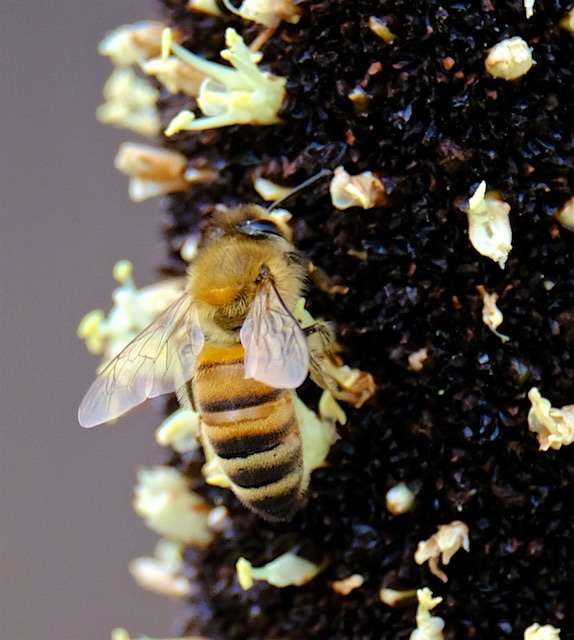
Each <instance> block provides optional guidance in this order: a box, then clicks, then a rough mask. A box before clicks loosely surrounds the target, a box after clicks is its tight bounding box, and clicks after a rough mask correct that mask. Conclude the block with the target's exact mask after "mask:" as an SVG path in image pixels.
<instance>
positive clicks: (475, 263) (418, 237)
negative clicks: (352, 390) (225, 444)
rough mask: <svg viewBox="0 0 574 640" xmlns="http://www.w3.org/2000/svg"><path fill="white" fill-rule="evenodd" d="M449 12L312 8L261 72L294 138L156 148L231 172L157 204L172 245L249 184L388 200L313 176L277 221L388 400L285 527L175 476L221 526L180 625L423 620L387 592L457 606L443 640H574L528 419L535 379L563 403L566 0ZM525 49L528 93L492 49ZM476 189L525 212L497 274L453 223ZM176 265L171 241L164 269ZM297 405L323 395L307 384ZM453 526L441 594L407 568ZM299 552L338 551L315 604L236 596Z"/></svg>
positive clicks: (324, 307)
mask: <svg viewBox="0 0 574 640" xmlns="http://www.w3.org/2000/svg"><path fill="white" fill-rule="evenodd" d="M164 4H165V5H166V8H165V14H166V15H167V16H168V20H169V21H170V22H171V24H174V25H175V24H177V25H178V26H179V27H182V28H183V29H184V31H185V33H186V35H187V38H188V39H187V41H186V44H187V46H188V47H189V48H191V49H193V50H194V51H195V52H198V53H200V54H202V55H205V56H206V57H209V58H211V59H215V60H218V51H219V50H220V49H221V48H223V34H224V27H225V26H228V25H232V26H235V27H236V28H238V30H239V32H240V33H242V34H243V35H244V37H245V39H246V41H247V42H249V41H250V40H251V39H252V38H253V37H254V35H255V33H256V32H257V28H255V27H253V26H252V25H248V24H247V23H245V24H242V23H241V22H240V21H238V20H237V19H236V18H225V19H215V18H200V17H198V16H197V15H192V14H189V13H187V12H186V10H185V4H186V3H185V2H169V1H168V2H165V3H164ZM445 5H447V6H440V5H439V4H438V3H435V2H431V1H428V2H423V1H415V2H412V1H408V2H407V1H405V2H401V1H396V2H384V1H383V2H374V1H372V2H369V1H366V0H364V1H353V0H332V1H331V2H309V3H305V4H302V5H301V6H302V8H303V11H304V16H303V18H302V20H301V21H300V23H299V24H298V25H287V26H285V25H282V26H281V27H280V28H279V29H278V30H277V32H276V33H275V35H274V36H273V37H272V38H271V39H270V40H269V41H268V42H267V44H266V45H265V46H264V48H263V53H264V63H263V66H264V67H266V68H268V69H271V70H273V71H274V72H275V73H277V74H279V75H282V76H285V77H286V78H288V84H287V92H288V98H287V100H286V102H285V104H284V107H283V110H282V117H283V119H284V122H285V123H284V125H282V126H271V127H248V126H244V127H230V128H226V129H223V130H215V131H207V132H205V133H202V134H199V135H190V134H185V133H184V134H178V135H177V136H175V137H174V138H171V139H169V140H167V141H166V144H167V145H168V146H170V147H172V148H176V149H178V150H180V151H183V152H184V153H186V154H187V155H188V157H189V159H190V163H191V164H192V165H201V163H203V162H204V163H207V164H209V166H211V167H215V168H217V169H218V170H219V178H218V179H217V181H216V182H215V183H213V184H211V185H209V186H204V187H194V188H193V189H192V190H190V191H189V192H188V193H187V194H183V195H177V196H174V197H172V198H170V199H168V207H167V213H166V220H165V226H164V232H165V237H166V240H167V241H168V242H169V243H171V246H172V247H175V246H176V245H177V241H178V238H179V237H180V236H181V234H183V233H186V232H188V231H189V229H190V228H194V227H196V226H197V224H198V223H199V221H200V220H201V219H202V217H204V216H206V215H208V214H209V212H210V210H211V208H212V207H213V205H214V204H215V203H217V202H224V203H226V204H234V203H238V202H249V201H255V202H258V199H257V197H256V194H255V192H254V191H253V188H252V186H251V178H250V173H251V171H252V170H254V169H255V168H261V169H262V172H263V175H264V176H266V177H269V178H271V179H274V180H276V181H277V182H281V183H283V184H288V185H295V184H297V183H299V182H301V181H302V180H303V179H305V178H306V177H309V176H311V175H313V174H314V173H316V172H317V171H318V170H320V169H321V168H323V167H328V168H331V169H332V168H335V167H336V166H337V165H339V164H343V165H344V166H345V168H346V169H347V170H348V171H349V172H350V173H357V172H360V171H365V170H373V171H375V172H379V174H380V175H381V177H382V178H383V179H384V180H385V181H386V183H387V184H388V188H389V189H390V190H391V200H392V202H391V205H390V206H388V207H385V208H380V209H371V210H368V211H363V210H359V209H349V210H346V211H337V210H335V209H333V207H332V205H331V203H330V198H329V195H328V193H327V189H326V185H325V183H323V184H320V183H319V184H317V185H315V186H313V187H311V188H310V189H308V190H307V191H305V192H303V193H301V194H300V195H299V196H298V197H297V198H296V200H295V202H290V203H289V204H288V208H289V209H290V210H291V211H292V212H293V214H294V218H293V228H294V231H295V239H296V242H297V244H298V246H299V247H300V248H301V249H302V250H303V251H305V252H306V254H307V255H308V256H309V257H310V258H311V259H312V260H313V261H314V262H315V263H316V264H317V265H319V266H321V267H322V268H323V269H325V271H327V272H328V273H329V274H331V275H332V276H337V277H339V278H340V279H341V281H342V282H344V283H345V284H346V285H347V286H348V287H349V292H348V293H347V294H346V295H344V296H340V295H339V296H335V297H329V296H327V295H326V294H324V293H321V292H319V291H317V290H311V291H310V292H309V297H308V298H309V302H308V306H309V308H310V309H311V311H312V312H313V314H314V315H316V316H323V317H325V318H327V319H331V320H334V321H335V322H336V326H337V331H338V336H339V338H340V341H341V343H342V344H343V345H344V347H345V349H346V354H345V359H346V361H347V362H348V363H349V364H351V365H354V366H358V367H360V368H361V369H363V370H366V371H369V372H371V373H372V374H373V375H374V376H375V378H376V380H377V383H378V384H379V392H378V394H377V396H376V398H375V399H373V400H372V401H371V402H369V403H368V404H367V405H366V406H364V407H363V408H362V409H360V410H357V411H354V410H351V409H348V408H346V410H347V414H348V416H349V422H348V424H347V426H346V427H344V428H341V429H340V430H339V432H340V435H341V439H340V440H339V441H338V442H337V443H336V445H335V446H334V447H333V449H332V452H331V456H330V463H331V465H330V467H329V468H325V469H321V470H318V471H316V472H314V474H313V476H312V481H311V497H310V501H309V504H308V507H307V508H306V509H305V510H304V511H303V512H301V513H300V514H298V515H297V516H296V517H295V518H294V519H293V520H292V521H291V522H289V523H286V524H282V525H271V524H269V523H265V522H263V521H262V520H260V519H258V518H257V517H256V516H254V515H253V514H251V513H249V512H247V511H246V510H245V509H244V508H242V507H241V506H240V505H239V504H238V502H237V501H236V500H235V499H234V497H233V495H232V494H231V493H230V492H229V491H222V490H219V489H216V488H214V487H208V486H205V485H204V484H203V480H202V478H201V476H200V475H199V462H200V461H199V460H191V461H190V460H185V459H184V460H181V459H180V458H178V457H175V458H174V459H173V463H174V464H178V465H179V467H180V468H182V469H185V470H186V471H188V472H189V473H190V475H191V477H192V478H193V484H194V486H195V487H196V488H197V490H198V491H199V492H200V493H202V494H203V495H205V496H206V497H207V499H208V500H209V501H212V502H215V503H221V502H222V503H224V504H226V505H228V507H229V508H230V511H231V514H232V526H231V527H230V529H229V530H228V531H226V532H225V534H224V535H222V536H221V537H219V538H218V539H217V540H216V541H215V542H214V544H213V545H212V546H211V547H210V548H209V549H208V550H207V551H205V552H198V551H196V550H189V551H188V553H187V556H186V558H187V562H188V570H189V572H190V574H191V575H193V577H194V579H195V580H196V581H197V582H198V584H199V586H200V593H201V596H199V597H197V598H196V599H195V600H194V601H193V602H191V603H190V604H189V623H188V625H187V629H186V630H187V631H194V632H202V633H204V634H205V635H207V636H209V637H210V638H216V639H221V640H236V639H237V640H240V639H241V640H246V639H247V638H250V639H271V638H273V639H277V640H283V639H287V638H289V639H299V638H307V637H315V638H321V639H329V640H342V639H343V638H345V639H348V638H353V639H357V640H358V639H361V640H362V639H372V638H384V639H385V640H386V639H388V640H391V639H392V640H400V639H401V638H407V637H408V635H409V633H410V632H411V630H412V628H413V627H414V610H415V604H414V603H413V602H412V601H411V602H410V604H407V605H406V606H405V607H402V608H399V609H391V608H389V607H387V606H386V605H384V604H382V603H381V602H380V600H379V589H380V588H381V587H382V586H388V587H392V588H396V589H404V588H416V587H420V586H423V585H428V586H430V587H431V588H432V589H433V591H434V593H435V595H441V596H442V597H443V598H444V602H443V603H442V604H441V605H440V606H439V607H438V608H437V609H436V612H437V613H436V615H440V616H442V617H443V618H444V619H445V621H446V628H445V637H446V638H447V639H453V638H481V639H484V638H504V637H513V638H518V637H522V633H523V631H524V629H525V628H526V627H527V626H529V625H530V624H532V623H533V622H536V621H537V622H540V623H541V624H545V623H552V624H554V625H555V626H557V627H562V629H563V632H562V636H561V637H562V639H563V640H565V639H566V640H568V638H574V623H572V621H571V619H570V618H569V617H568V616H569V610H570V611H571V610H572V607H573V605H574V602H573V595H572V576H573V574H574V555H573V553H572V544H573V539H572V524H573V523H572V514H573V509H572V492H573V489H572V482H573V480H574V464H573V462H574V460H573V457H572V450H571V449H568V448H563V449H562V450H561V451H558V452H555V451H549V452H546V453H543V452H539V451H538V443H537V441H536V439H535V437H534V435H533V434H531V433H530V432H529V431H528V427H527V423H526V416H527V412H528V408H529V406H530V405H529V402H528V399H527V397H526V393H527V391H528V389H529V388H530V387H531V386H538V387H539V388H540V391H541V393H542V395H543V396H545V397H548V398H549V399H550V400H551V402H552V404H553V406H557V407H560V406H562V405H565V404H571V403H573V402H574V388H573V384H572V383H573V380H574V361H573V359H572V356H571V350H572V343H573V341H574V323H573V321H574V304H573V291H574V289H573V285H574V258H573V253H574V234H572V233H569V232H567V231H566V230H564V229H563V228H562V227H560V226H558V225H557V223H556V222H555V221H554V219H553V218H552V217H551V214H552V212H553V211H554V210H555V208H556V207H557V206H559V205H561V204H562V203H563V202H564V201H565V200H567V199H568V198H569V197H571V195H572V192H571V190H572V186H573V181H574V170H573V169H574V167H573V162H574V156H573V119H572V110H573V102H574V101H573V95H574V89H573V84H572V81H573V71H574V37H573V36H572V35H571V34H569V33H567V32H565V31H562V30H560V29H559V28H558V26H557V24H558V22H559V19H560V18H561V17H562V16H563V15H564V14H565V12H566V10H567V9H569V8H570V6H571V3H567V2H557V1H555V2H542V1H537V2H536V3H535V14H534V17H533V18H532V19H531V20H530V21H527V20H526V19H525V13H524V7H523V5H522V2H519V1H511V2H496V3H494V2H493V3H492V4H491V3H490V2H489V1H488V0H485V1H484V2H482V3H481V2H476V1H475V2H469V3H457V4H454V3H445ZM494 5H495V6H494ZM371 15H375V16H378V17H386V19H387V20H388V23H389V26H390V29H391V31H392V32H393V33H395V34H396V35H397V39H396V41H395V42H394V43H393V44H392V45H391V46H387V45H385V44H384V43H383V42H382V41H381V40H380V39H379V38H377V37H376V36H375V35H374V34H373V33H372V32H371V31H370V30H369V29H368V27H367V22H368V18H369V16H371ZM514 35H520V36H522V37H523V38H524V39H525V40H526V41H527V42H528V43H529V44H530V46H532V47H533V49H534V58H535V60H536V62H537V65H536V66H535V67H533V69H532V70H531V71H530V72H529V73H528V74H527V75H526V76H525V77H523V78H522V79H520V80H519V81H517V82H505V81H503V80H496V79H494V78H492V77H490V76H488V75H487V74H486V73H485V72H484V56H485V54H484V51H485V49H487V48H488V47H490V46H492V45H494V44H495V43H496V42H498V41H499V40H501V39H502V38H504V37H509V36H514ZM446 57H450V58H452V59H453V60H454V65H453V66H452V68H450V70H448V71H446V70H445V66H444V65H443V63H442V60H443V59H444V58H446ZM446 66H448V64H447V65H446ZM357 85H359V86H361V87H362V88H364V90H365V91H367V92H368V93H369V94H370V95H371V96H372V99H371V100H370V104H369V108H368V112H367V113H364V114H357V113H355V111H354V109H353V104H352V102H351V101H350V100H349V98H348V97H347V96H348V94H349V93H350V92H351V91H352V90H353V88H354V87H355V86H357ZM161 107H162V111H163V117H164V120H165V122H167V121H168V120H169V119H170V118H171V117H172V116H173V115H174V114H175V113H176V112H177V111H178V110H179V109H180V108H182V107H186V108H190V107H192V108H193V101H192V100H190V99H189V98H187V97H185V96H182V95H180V96H169V95H167V94H165V95H164V96H163V99H162V101H161ZM483 179H484V180H486V182H487V184H488V187H489V188H491V189H497V190H499V191H500V193H501V195H502V197H503V198H504V199H505V200H506V201H507V202H508V203H509V204H510V205H511V208H512V210H511V214H510V220H511V225H512V230H513V249H512V251H511V253H510V257H509V260H508V262H507V265H506V268H505V269H504V270H501V269H500V268H499V267H498V265H497V264H496V263H494V262H493V261H491V260H490V259H488V258H485V257H482V256H480V255H479V254H478V253H477V252H476V251H475V250H474V249H473V248H472V246H471V245H470V243H469V240H468V236H467V227H468V225H467V221H466V216H465V215H464V214H463V213H461V212H460V210H459V209H458V206H457V205H460V203H461V202H462V201H463V200H465V199H467V198H468V196H469V195H470V194H472V192H473V191H474V189H475V188H476V186H477V184H478V182H479V181H480V180H483ZM349 252H351V254H350V253H349ZM356 252H365V255H366V258H365V259H364V260H362V259H361V258H360V257H357V255H356ZM182 268H183V265H182V264H181V262H179V260H178V258H177V251H176V250H175V248H174V249H172V251H171V253H170V257H169V259H168V260H167V262H166V270H168V271H178V270H179V271H181V269H182ZM545 281H552V282H553V283H555V285H554V286H553V287H552V288H551V289H550V290H547V287H545V286H544V283H545ZM480 284H483V285H484V286H485V287H486V289H487V290H488V291H495V292H497V293H498V294H499V295H500V299H499V302H498V306H499V307H500V309H501V310H502V311H503V313H504V324H503V325H502V326H501V331H502V332H503V333H506V334H508V335H509V336H510V341H509V342H508V343H506V344H503V343H502V342H501V341H500V339H499V338H497V337H496V336H495V335H493V334H492V333H491V332H490V331H489V330H488V329H487V328H486V327H485V326H484V325H483V323H482V321H481V310H482V301H481V299H480V296H479V294H478V292H477V291H476V286H477V285H480ZM425 345H426V346H428V352H429V358H428V360H427V361H426V362H425V365H424V369H423V370H422V372H420V373H414V372H412V371H410V370H409V369H408V363H407V357H408V355H409V354H410V353H411V352H413V351H415V350H417V349H420V348H421V347H423V346H425ZM302 395H303V397H304V398H305V399H307V400H309V402H312V401H313V400H314V399H315V398H316V393H315V392H314V391H313V390H312V389H311V388H310V387H305V388H304V389H303V391H302ZM399 481H404V482H406V483H408V484H409V486H410V487H411V488H412V489H413V490H414V491H415V493H416V507H415V509H414V510H413V511H412V512H410V513H409V514H406V515H402V516H399V517H393V516H391V515H390V514H389V513H388V512H387V510H386V508H385V493H386V491H387V490H388V489H389V488H390V487H391V486H393V485H394V484H395V483H397V482H399ZM459 519H460V520H463V521H464V522H465V523H467V524H468V526H469V528H470V548H471V551H470V553H468V554H467V553H465V552H464V551H460V552H459V553H457V554H456V555H455V556H454V558H453V560H452V562H451V564H450V565H449V566H448V567H447V568H446V573H447V575H448V576H449V582H448V584H447V585H443V584H442V583H441V582H440V581H439V580H438V579H437V578H435V577H434V576H432V575H431V574H430V573H429V571H428V569H427V568H426V566H425V567H418V566H417V565H416V564H415V563H414V560H413V554H414V551H415V548H416V544H417V542H418V541H419V540H422V539H425V538H428V537H429V536H430V535H431V534H432V533H434V532H435V531H436V528H437V525H439V524H444V523H448V522H451V521H453V520H459ZM289 550H293V551H296V552H298V553H300V554H301V555H304V556H306V557H309V558H312V559H315V560H319V559H320V558H321V556H322V553H327V554H328V555H329V557H330V564H329V567H328V568H327V569H326V570H325V571H324V572H323V573H322V574H320V575H319V576H318V577H317V578H316V579H315V580H313V581H312V582H311V583H309V584H308V585H306V586H304V587H299V588H296V587H293V588H286V589H276V588H274V587H272V586H269V585H267V584H266V583H256V585H255V586H254V587H253V589H251V590H250V591H248V592H242V591H241V589H240V588H239V586H238V584H237V581H236V578H235V562H236V560H237V558H238V557H239V556H245V557H246V558H248V559H249V560H250V561H251V562H252V563H253V565H254V566H259V565H262V564H264V563H266V562H268V561H270V560H272V559H274V558H275V557H277V556H279V555H280V554H282V553H284V552H286V551H289ZM353 573H360V574H362V575H363V576H364V577H365V583H364V585H363V586H362V587H361V588H359V589H357V590H356V591H353V592H352V593H351V594H350V595H348V596H341V595H337V594H336V593H334V592H333V590H332V589H331V588H330V587H329V582H330V581H332V580H335V579H340V578H344V577H347V576H348V575H350V574H353Z"/></svg>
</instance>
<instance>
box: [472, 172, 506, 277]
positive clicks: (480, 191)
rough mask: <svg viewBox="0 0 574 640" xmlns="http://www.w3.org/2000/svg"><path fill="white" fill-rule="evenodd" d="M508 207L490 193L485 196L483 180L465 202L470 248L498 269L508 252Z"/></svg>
mask: <svg viewBox="0 0 574 640" xmlns="http://www.w3.org/2000/svg"><path fill="white" fill-rule="evenodd" d="M509 213H510V206H509V205H508V204H507V203H506V202H504V201H503V200H500V199H499V198H498V197H497V195H496V194H494V193H492V192H488V193H486V182H484V180H483V181H482V182H481V183H480V184H479V185H478V188H477V189H476V191H475V192H474V194H473V195H472V197H471V198H470V199H469V200H468V203H467V206H466V215H467V218H468V238H469V240H470V242H471V244H472V246H473V247H474V248H475V249H476V250H477V251H478V253H480V254H481V255H483V256H487V257H488V258H491V259H492V260H494V261H495V262H498V264H499V265H500V268H501V269H504V265H505V264H506V261H507V260H508V253H509V252H510V250H511V249H512V229H511V227H510V219H509V216H508V214H509Z"/></svg>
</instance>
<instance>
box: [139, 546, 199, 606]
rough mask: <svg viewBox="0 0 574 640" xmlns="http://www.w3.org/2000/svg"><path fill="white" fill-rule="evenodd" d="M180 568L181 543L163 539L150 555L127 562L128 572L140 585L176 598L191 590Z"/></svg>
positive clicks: (181, 560)
mask: <svg viewBox="0 0 574 640" xmlns="http://www.w3.org/2000/svg"><path fill="white" fill-rule="evenodd" d="M182 568H183V558H182V555H181V544H178V543H176V542H172V541H170V540H165V539H161V540H160V541H159V542H158V543H157V545H156V548H155V552H154V555H153V556H152V557H143V558H136V559H135V560H132V561H131V562H130V564H129V570H130V573H131V574H132V577H133V579H134V580H135V581H136V583H137V584H138V585H139V586H140V587H142V588H143V589H147V590H148V591H154V592H156V593H159V594H161V595H163V596H166V597H168V598H174V599H176V600H177V599H180V598H185V597H186V596H188V595H189V594H190V593H191V591H192V586H191V583H190V581H189V580H188V579H187V578H186V577H185V576H184V575H182Z"/></svg>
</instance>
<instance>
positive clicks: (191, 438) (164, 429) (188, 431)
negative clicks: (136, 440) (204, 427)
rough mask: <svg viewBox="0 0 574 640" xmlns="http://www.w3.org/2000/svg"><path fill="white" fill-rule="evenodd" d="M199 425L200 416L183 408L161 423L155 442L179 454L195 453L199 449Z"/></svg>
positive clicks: (191, 410)
mask: <svg viewBox="0 0 574 640" xmlns="http://www.w3.org/2000/svg"><path fill="white" fill-rule="evenodd" d="M199 425H200V418H199V414H198V413H197V412H196V411H193V409H187V408H185V407H182V408H181V409H178V410H177V411H174V412H173V413H172V414H171V415H170V416H169V417H168V418H166V419H165V420H164V421H163V422H162V423H161V425H160V426H159V427H158V428H157V430H156V432H155V440H156V442H157V443H158V444H159V445H160V446H161V447H173V448H174V449H175V450H176V451H177V452H178V453H186V452H189V451H193V450H194V449H197V447H199V442H198V440H197V438H198V436H199Z"/></svg>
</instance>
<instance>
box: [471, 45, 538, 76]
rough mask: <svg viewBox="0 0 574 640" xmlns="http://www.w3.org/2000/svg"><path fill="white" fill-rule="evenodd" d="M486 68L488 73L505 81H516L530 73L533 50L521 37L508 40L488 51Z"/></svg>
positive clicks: (532, 62) (533, 62) (485, 62)
mask: <svg viewBox="0 0 574 640" xmlns="http://www.w3.org/2000/svg"><path fill="white" fill-rule="evenodd" d="M487 54H488V55H487V56H486V60H485V61H484V66H485V67H486V70H487V71H488V73H490V75H491V76H494V77H495V78H502V79H503V80H516V78H520V76H523V75H524V74H525V73H527V72H528V71H530V69H531V67H532V65H533V64H536V63H535V61H534V60H533V59H532V49H531V48H530V47H529V46H528V45H527V44H526V42H525V41H524V40H523V39H522V38H519V37H515V38H506V39H505V40H502V41H501V42H499V43H498V44H495V45H494V47H492V48H491V49H489V50H488V52H487Z"/></svg>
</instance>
